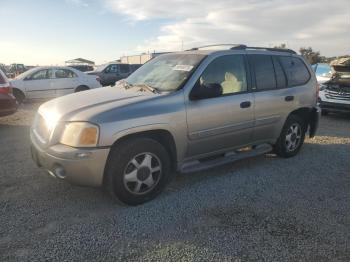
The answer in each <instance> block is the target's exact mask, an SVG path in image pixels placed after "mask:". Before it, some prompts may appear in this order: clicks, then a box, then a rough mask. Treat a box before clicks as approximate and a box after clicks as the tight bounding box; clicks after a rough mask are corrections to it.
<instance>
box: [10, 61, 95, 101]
mask: <svg viewBox="0 0 350 262" xmlns="http://www.w3.org/2000/svg"><path fill="white" fill-rule="evenodd" d="M11 85H12V87H13V94H14V96H15V97H16V99H17V101H18V102H19V103H21V102H22V101H23V100H24V99H41V98H44V99H45V98H54V97H59V96H63V95H66V94H70V93H74V92H80V91H84V90H89V89H93V88H98V87H101V84H100V82H99V79H98V77H96V76H92V75H87V74H84V73H83V72H81V71H79V70H76V69H74V68H71V67H36V68H33V69H30V70H28V71H27V72H24V73H23V74H21V75H19V76H17V77H16V78H15V79H14V80H12V81H11Z"/></svg>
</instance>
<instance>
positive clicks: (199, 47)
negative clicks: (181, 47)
mask: <svg viewBox="0 0 350 262" xmlns="http://www.w3.org/2000/svg"><path fill="white" fill-rule="evenodd" d="M216 46H218V47H220V46H231V48H230V49H233V48H235V47H240V46H245V45H241V44H217V45H205V46H198V47H194V48H191V49H189V50H186V51H195V50H200V49H205V48H208V47H209V48H210V47H212V48H213V47H216Z"/></svg>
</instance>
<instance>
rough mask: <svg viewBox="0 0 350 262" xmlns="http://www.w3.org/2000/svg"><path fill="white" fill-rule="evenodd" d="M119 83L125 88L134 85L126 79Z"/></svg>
mask: <svg viewBox="0 0 350 262" xmlns="http://www.w3.org/2000/svg"><path fill="white" fill-rule="evenodd" d="M118 85H121V86H122V87H124V88H125V89H129V88H131V87H133V85H132V84H130V83H128V82H127V81H126V80H119V82H118Z"/></svg>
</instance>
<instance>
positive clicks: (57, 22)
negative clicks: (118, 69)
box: [0, 0, 350, 65]
mask: <svg viewBox="0 0 350 262" xmlns="http://www.w3.org/2000/svg"><path fill="white" fill-rule="evenodd" d="M0 24H1V25H2V26H1V27H0V63H5V64H10V63H24V64H26V65H60V64H64V61H66V60H69V59H73V58H77V57H82V58H85V59H89V60H93V61H95V62H96V64H102V63H106V62H108V61H112V60H116V59H119V58H120V56H122V55H133V54H139V53H142V52H154V51H157V52H160V51H179V50H181V49H189V48H192V47H195V46H201V45H206V44H218V43H235V44H247V45H250V46H268V47H271V46H275V45H279V44H281V43H286V44H287V46H288V47H289V48H292V49H295V50H299V48H300V47H302V46H303V47H308V46H311V47H312V48H313V49H314V50H316V51H320V52H321V54H322V55H326V56H338V55H345V54H348V55H350V1H349V0H332V1H330V0H318V1H314V0H0Z"/></svg>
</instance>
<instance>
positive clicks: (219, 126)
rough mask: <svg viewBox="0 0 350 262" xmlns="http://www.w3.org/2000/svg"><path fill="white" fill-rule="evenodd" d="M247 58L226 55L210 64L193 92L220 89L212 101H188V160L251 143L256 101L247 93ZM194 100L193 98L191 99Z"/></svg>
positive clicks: (207, 99)
mask: <svg viewBox="0 0 350 262" xmlns="http://www.w3.org/2000/svg"><path fill="white" fill-rule="evenodd" d="M246 65H247V63H246V61H245V55H224V56H220V57H217V58H215V59H214V60H213V61H211V62H210V63H209V65H208V66H207V67H206V69H205V70H204V71H203V73H202V74H201V77H200V78H199V79H198V81H197V84H196V85H195V87H194V88H193V89H192V92H194V91H195V89H196V88H198V87H201V88H202V89H201V90H203V88H210V86H216V87H219V88H220V87H221V94H219V95H218V96H216V97H212V98H202V99H201V98H199V99H195V100H193V99H191V98H189V99H188V101H187V102H186V107H187V125H188V141H189V144H188V150H187V156H186V157H187V158H191V157H194V156H201V155H203V156H205V155H206V154H212V153H214V152H221V151H225V149H228V148H234V147H240V146H244V145H246V144H248V143H249V142H250V139H251V136H252V131H253V126H254V111H253V110H254V100H253V95H252V94H251V93H250V92H249V90H248V84H247V73H246V68H247V66H246ZM190 96H191V95H190Z"/></svg>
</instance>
